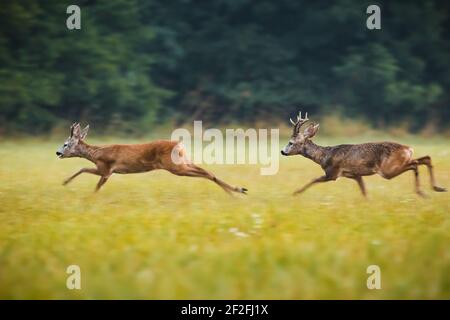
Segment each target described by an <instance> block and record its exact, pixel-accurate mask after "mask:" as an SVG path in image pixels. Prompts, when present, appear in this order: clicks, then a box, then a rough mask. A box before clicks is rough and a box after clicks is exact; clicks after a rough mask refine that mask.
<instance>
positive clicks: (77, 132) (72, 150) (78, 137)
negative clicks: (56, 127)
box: [56, 123, 89, 159]
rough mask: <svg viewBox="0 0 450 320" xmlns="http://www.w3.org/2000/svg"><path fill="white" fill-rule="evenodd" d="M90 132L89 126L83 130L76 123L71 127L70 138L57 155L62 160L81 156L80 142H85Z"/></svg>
mask: <svg viewBox="0 0 450 320" xmlns="http://www.w3.org/2000/svg"><path fill="white" fill-rule="evenodd" d="M88 131H89V125H87V126H86V127H85V128H84V129H81V126H80V124H79V123H74V124H73V125H72V126H71V127H70V136H69V138H68V139H67V140H66V141H65V142H64V144H63V146H62V147H61V148H60V149H59V150H58V151H56V155H57V156H58V157H59V158H60V159H61V158H71V157H78V156H80V141H83V140H84V139H85V138H86V136H87V134H88Z"/></svg>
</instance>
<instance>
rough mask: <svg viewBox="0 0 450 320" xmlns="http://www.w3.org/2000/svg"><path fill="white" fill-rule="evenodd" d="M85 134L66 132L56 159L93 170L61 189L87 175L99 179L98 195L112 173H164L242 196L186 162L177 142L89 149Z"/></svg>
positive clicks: (85, 170)
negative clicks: (86, 164) (89, 164)
mask: <svg viewBox="0 0 450 320" xmlns="http://www.w3.org/2000/svg"><path fill="white" fill-rule="evenodd" d="M88 130H89V126H86V128H84V129H83V130H82V129H81V127H80V124H78V123H74V124H73V125H72V126H71V128H70V137H69V138H68V139H67V140H66V142H65V143H64V145H63V146H62V147H61V149H60V150H58V151H57V152H56V155H57V156H58V157H59V158H72V157H79V158H84V159H87V160H89V161H91V162H93V163H94V164H95V165H96V168H83V169H81V170H79V171H78V172H77V173H75V174H74V175H73V176H71V177H69V178H68V179H67V180H65V181H64V185H66V184H68V183H69V182H71V181H72V180H73V179H74V178H76V177H77V176H79V175H80V174H82V173H90V174H95V175H98V176H100V180H99V182H98V184H97V188H96V191H98V190H99V189H100V188H101V187H102V186H103V185H104V184H105V183H106V181H108V179H109V177H111V175H112V174H113V173H119V174H128V173H140V172H148V171H152V170H157V169H164V170H167V171H169V172H171V173H173V174H175V175H178V176H187V177H199V178H205V179H208V180H211V181H213V182H215V183H216V184H218V185H219V186H220V187H221V188H222V189H223V190H225V191H226V192H228V193H231V192H238V193H244V194H245V193H246V191H247V189H245V188H238V187H232V186H230V185H229V184H227V183H225V182H224V181H222V180H220V179H218V178H216V177H215V176H214V175H213V174H212V173H210V172H208V171H206V170H205V169H202V168H200V167H198V166H196V165H195V164H193V163H192V162H191V161H189V159H187V157H186V152H185V149H184V147H183V145H182V144H181V143H179V142H177V141H168V140H159V141H154V142H150V143H145V144H132V145H123V144H114V145H109V146H93V145H89V144H87V143H86V142H84V139H85V138H86V136H87V133H88ZM174 155H175V157H174ZM174 159H175V160H176V161H174Z"/></svg>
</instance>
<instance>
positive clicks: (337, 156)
mask: <svg viewBox="0 0 450 320" xmlns="http://www.w3.org/2000/svg"><path fill="white" fill-rule="evenodd" d="M290 120H291V123H292V124H293V126H294V127H293V133H292V136H291V138H290V140H289V143H288V144H287V145H286V147H285V148H284V149H283V150H281V154H282V155H284V156H292V155H296V154H300V155H302V156H304V157H306V158H308V159H311V160H312V161H314V162H315V163H317V164H319V165H320V166H321V167H322V169H323V170H324V171H325V175H323V176H321V177H319V178H317V179H314V180H312V181H311V182H309V183H308V184H306V185H305V186H304V187H303V188H301V189H299V190H297V191H295V192H294V195H295V194H299V193H301V192H303V191H305V190H306V189H308V188H309V187H310V186H312V185H313V184H316V183H319V182H326V181H332V180H336V179H337V178H339V177H346V178H350V179H353V180H355V181H356V182H358V185H359V188H360V189H361V192H362V194H363V195H364V196H366V188H365V186H364V181H363V179H362V177H363V176H370V175H373V174H375V173H377V174H379V175H380V176H382V177H383V178H385V179H392V178H394V177H396V176H398V175H400V174H402V173H403V172H405V171H408V170H412V171H414V175H415V187H416V193H417V194H418V195H420V196H422V197H423V196H424V194H423V193H422V191H421V190H420V183H419V170H418V166H419V165H426V166H427V167H428V171H429V174H430V180H431V186H432V188H433V190H434V191H438V192H443V191H447V190H446V189H445V188H442V187H438V186H436V182H435V180H434V175H433V166H432V164H431V158H430V157H429V156H425V157H421V158H417V159H412V155H413V150H412V149H411V148H410V147H408V146H404V145H401V144H398V143H395V142H375V143H363V144H342V145H338V146H332V147H322V146H318V145H316V144H315V143H314V142H312V141H311V138H312V137H314V135H315V134H316V133H317V130H319V124H318V123H317V124H316V123H313V124H312V125H309V126H308V127H306V128H305V129H302V130H300V129H301V127H302V125H303V124H304V123H305V122H307V121H308V120H309V119H308V113H306V116H305V118H302V117H301V112H300V113H299V115H298V116H297V120H296V121H292V119H290Z"/></svg>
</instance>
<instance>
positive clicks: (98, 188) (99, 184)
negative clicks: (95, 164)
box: [95, 175, 111, 192]
mask: <svg viewBox="0 0 450 320" xmlns="http://www.w3.org/2000/svg"><path fill="white" fill-rule="evenodd" d="M110 176H111V175H108V176H102V177H101V178H100V180H99V181H98V183H97V187H96V188H95V192H98V191H99V190H100V188H101V187H102V186H103V185H104V184H105V183H106V181H108V179H109V177H110Z"/></svg>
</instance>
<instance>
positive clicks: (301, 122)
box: [289, 111, 309, 128]
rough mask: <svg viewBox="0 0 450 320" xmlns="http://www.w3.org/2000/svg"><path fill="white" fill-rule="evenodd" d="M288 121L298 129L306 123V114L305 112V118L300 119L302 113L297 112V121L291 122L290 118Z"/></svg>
mask: <svg viewBox="0 0 450 320" xmlns="http://www.w3.org/2000/svg"><path fill="white" fill-rule="evenodd" d="M289 120H290V121H291V123H292V124H293V125H294V126H295V127H297V128H298V127H300V126H299V125H302V124H303V123H305V122H306V121H308V120H309V119H308V112H305V117H304V118H302V112H301V111H299V112H298V115H297V121H294V120H292V118H289Z"/></svg>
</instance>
